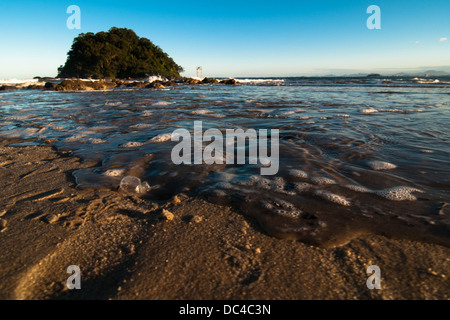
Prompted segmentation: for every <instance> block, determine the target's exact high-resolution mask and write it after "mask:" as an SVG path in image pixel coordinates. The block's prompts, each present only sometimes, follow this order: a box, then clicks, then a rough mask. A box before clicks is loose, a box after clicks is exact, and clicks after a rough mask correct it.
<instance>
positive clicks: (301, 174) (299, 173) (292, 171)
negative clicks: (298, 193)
mask: <svg viewBox="0 0 450 320" xmlns="http://www.w3.org/2000/svg"><path fill="white" fill-rule="evenodd" d="M288 175H290V176H291V177H294V178H302V179H307V178H308V173H307V172H305V171H303V170H298V169H290V170H289V171H288Z"/></svg>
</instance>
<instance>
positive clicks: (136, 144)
mask: <svg viewBox="0 0 450 320" xmlns="http://www.w3.org/2000/svg"><path fill="white" fill-rule="evenodd" d="M143 145H144V143H142V142H136V141H129V142H127V143H125V144H124V145H122V147H124V148H137V147H141V146H143Z"/></svg>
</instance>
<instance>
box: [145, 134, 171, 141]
mask: <svg viewBox="0 0 450 320" xmlns="http://www.w3.org/2000/svg"><path fill="white" fill-rule="evenodd" d="M171 139H172V133H162V134H158V135H157V136H156V137H153V138H151V139H150V142H152V143H159V142H166V141H170V140H171Z"/></svg>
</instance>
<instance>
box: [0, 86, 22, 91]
mask: <svg viewBox="0 0 450 320" xmlns="http://www.w3.org/2000/svg"><path fill="white" fill-rule="evenodd" d="M17 89H18V88H17V87H16V86H0V91H6V90H17Z"/></svg>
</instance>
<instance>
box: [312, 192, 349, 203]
mask: <svg viewBox="0 0 450 320" xmlns="http://www.w3.org/2000/svg"><path fill="white" fill-rule="evenodd" d="M314 194H315V195H317V196H319V197H321V198H323V199H325V200H328V201H330V202H334V203H337V204H340V205H341V206H349V205H350V201H349V200H348V199H346V198H345V197H343V196H340V195H338V194H335V193H331V192H328V191H323V190H316V191H314Z"/></svg>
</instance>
